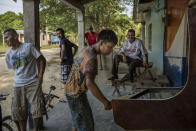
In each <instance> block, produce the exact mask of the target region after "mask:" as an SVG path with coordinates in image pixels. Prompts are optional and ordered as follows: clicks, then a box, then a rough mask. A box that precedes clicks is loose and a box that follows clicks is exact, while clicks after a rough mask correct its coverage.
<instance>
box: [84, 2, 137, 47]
mask: <svg viewBox="0 0 196 131" xmlns="http://www.w3.org/2000/svg"><path fill="white" fill-rule="evenodd" d="M128 3H129V4H131V0H115V1H114V0H97V1H95V2H92V3H89V4H87V5H86V6H85V12H86V15H85V19H86V25H92V26H93V27H94V28H95V31H97V32H99V31H100V30H102V29H105V28H109V29H112V30H114V31H115V32H116V33H117V35H118V38H119V44H121V43H122V41H124V40H125V39H126V35H127V31H128V29H130V28H133V29H136V28H137V26H136V25H135V24H134V23H133V21H132V19H131V18H130V17H128V16H127V15H125V14H122V12H123V11H124V10H125V9H126V7H125V5H127V4H128Z"/></svg>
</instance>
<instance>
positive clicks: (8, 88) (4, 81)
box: [0, 48, 63, 115]
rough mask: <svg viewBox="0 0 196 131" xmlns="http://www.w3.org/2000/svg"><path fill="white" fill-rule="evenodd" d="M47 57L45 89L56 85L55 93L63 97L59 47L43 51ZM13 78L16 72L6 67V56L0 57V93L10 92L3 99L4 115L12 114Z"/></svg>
mask: <svg viewBox="0 0 196 131" xmlns="http://www.w3.org/2000/svg"><path fill="white" fill-rule="evenodd" d="M41 52H42V53H43V55H44V56H45V58H46V59H47V65H46V70H45V74H44V81H43V91H44V92H48V91H49V87H50V86H51V85H54V86H56V87H57V89H56V90H55V91H54V92H53V93H54V94H56V95H58V96H60V97H63V89H62V87H63V86H62V84H61V82H60V64H59V49H58V48H55V49H47V50H42V51H41ZM13 79H14V72H13V70H9V69H7V67H6V63H5V57H4V56H3V57H0V93H2V94H7V93H8V94H10V95H9V96H8V97H7V100H6V101H2V102H1V103H0V104H1V107H2V113H3V115H8V114H10V105H11V98H12V92H13Z"/></svg>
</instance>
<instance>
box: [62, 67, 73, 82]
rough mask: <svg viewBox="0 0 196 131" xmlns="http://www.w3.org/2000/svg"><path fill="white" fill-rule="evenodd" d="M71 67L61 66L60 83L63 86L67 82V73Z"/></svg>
mask: <svg viewBox="0 0 196 131" xmlns="http://www.w3.org/2000/svg"><path fill="white" fill-rule="evenodd" d="M71 67H72V66H71V65H65V64H61V82H62V83H63V84H65V83H66V82H67V79H68V76H69V73H70V71H71Z"/></svg>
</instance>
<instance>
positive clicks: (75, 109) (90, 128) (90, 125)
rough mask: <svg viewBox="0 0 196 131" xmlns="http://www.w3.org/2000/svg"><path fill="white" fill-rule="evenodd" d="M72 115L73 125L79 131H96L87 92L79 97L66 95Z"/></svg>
mask: <svg viewBox="0 0 196 131" xmlns="http://www.w3.org/2000/svg"><path fill="white" fill-rule="evenodd" d="M66 97H67V101H68V105H69V108H70V111H71V115H72V125H73V127H75V128H77V129H78V131H94V120H93V115H92V110H91V107H90V105H89V102H88V99H87V96H86V94H85V93H83V94H81V95H80V96H79V97H77V98H73V97H71V96H68V95H66Z"/></svg>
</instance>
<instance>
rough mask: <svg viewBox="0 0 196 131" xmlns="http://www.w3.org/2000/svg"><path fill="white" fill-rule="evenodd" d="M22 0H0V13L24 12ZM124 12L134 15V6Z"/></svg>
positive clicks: (128, 7)
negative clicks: (15, 0)
mask: <svg viewBox="0 0 196 131" xmlns="http://www.w3.org/2000/svg"><path fill="white" fill-rule="evenodd" d="M22 6H23V5H22V0H17V2H14V1H13V0H0V14H4V13H5V12H7V11H12V12H15V13H19V12H21V13H22V12H23V7H22ZM123 14H128V16H131V15H132V7H131V6H127V11H125V12H123Z"/></svg>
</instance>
